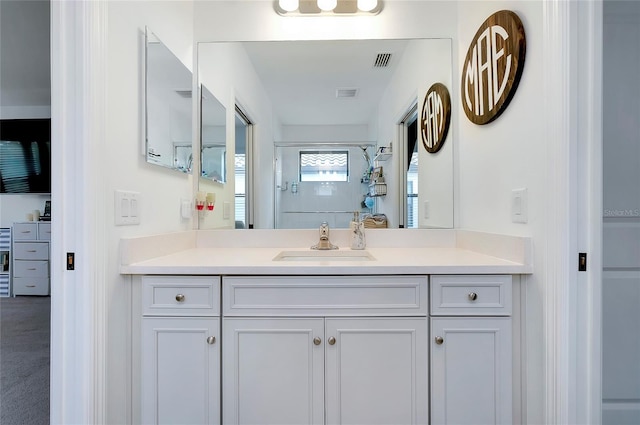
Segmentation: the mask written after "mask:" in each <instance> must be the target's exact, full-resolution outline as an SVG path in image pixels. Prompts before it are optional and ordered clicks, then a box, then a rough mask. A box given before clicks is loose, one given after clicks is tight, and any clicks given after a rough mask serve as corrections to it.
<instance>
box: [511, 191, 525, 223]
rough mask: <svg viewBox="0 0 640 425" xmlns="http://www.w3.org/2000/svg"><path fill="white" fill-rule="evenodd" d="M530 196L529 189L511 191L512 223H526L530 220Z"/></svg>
mask: <svg viewBox="0 0 640 425" xmlns="http://www.w3.org/2000/svg"><path fill="white" fill-rule="evenodd" d="M527 198H528V196H527V188H526V187H525V188H522V189H514V190H512V191H511V221H512V222H514V223H526V222H527V220H528V209H529V205H528V203H529V202H528V199H527Z"/></svg>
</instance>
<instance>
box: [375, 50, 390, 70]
mask: <svg viewBox="0 0 640 425" xmlns="http://www.w3.org/2000/svg"><path fill="white" fill-rule="evenodd" d="M389 62H391V53H378V55H377V56H376V60H375V61H374V63H373V67H374V68H386V67H388V66H389Z"/></svg>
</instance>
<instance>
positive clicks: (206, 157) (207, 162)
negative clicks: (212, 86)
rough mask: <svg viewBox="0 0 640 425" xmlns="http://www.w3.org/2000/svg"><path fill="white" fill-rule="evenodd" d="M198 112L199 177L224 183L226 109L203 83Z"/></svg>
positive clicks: (225, 165)
mask: <svg viewBox="0 0 640 425" xmlns="http://www.w3.org/2000/svg"><path fill="white" fill-rule="evenodd" d="M200 113H201V116H200V122H201V133H200V143H201V149H200V150H201V153H200V163H201V166H200V170H201V179H203V180H210V181H214V182H218V183H224V182H226V181H227V164H226V154H227V145H226V140H227V132H226V119H227V116H226V110H225V107H224V106H222V104H221V103H220V102H219V101H218V99H216V97H215V96H214V95H213V93H211V91H210V90H209V89H208V88H207V87H206V86H204V85H203V86H202V96H201V99H200Z"/></svg>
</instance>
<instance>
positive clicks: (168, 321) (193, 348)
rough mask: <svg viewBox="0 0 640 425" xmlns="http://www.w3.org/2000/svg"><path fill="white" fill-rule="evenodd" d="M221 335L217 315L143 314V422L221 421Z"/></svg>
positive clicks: (184, 422)
mask: <svg viewBox="0 0 640 425" xmlns="http://www.w3.org/2000/svg"><path fill="white" fill-rule="evenodd" d="M219 335H220V319H218V318H206V319H204V318H185V317H171V318H166V317H149V318H144V319H143V320H142V423H143V424H219V423H220V343H219V341H220V338H219ZM211 337H213V338H215V339H211Z"/></svg>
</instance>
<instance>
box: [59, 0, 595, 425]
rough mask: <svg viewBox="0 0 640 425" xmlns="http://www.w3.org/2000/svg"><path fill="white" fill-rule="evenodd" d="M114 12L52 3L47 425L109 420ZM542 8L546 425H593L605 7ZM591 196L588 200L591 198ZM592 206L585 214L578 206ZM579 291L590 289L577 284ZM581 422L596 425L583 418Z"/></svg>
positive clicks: (554, 4)
mask: <svg viewBox="0 0 640 425" xmlns="http://www.w3.org/2000/svg"><path fill="white" fill-rule="evenodd" d="M107 3H108V2H107V1H106V0H95V1H90V2H86V1H85V2H52V3H51V45H52V51H55V52H56V54H55V55H52V57H51V61H52V69H51V71H52V105H51V106H52V107H51V112H52V138H53V139H54V140H56V143H57V144H58V145H57V147H56V148H54V149H53V152H52V159H53V161H55V162H54V163H55V164H58V166H57V167H53V169H52V200H53V205H52V215H53V217H54V221H53V222H52V231H53V239H52V243H51V259H52V262H51V282H52V298H51V310H52V317H51V329H52V332H51V336H52V341H51V370H52V372H51V388H52V389H53V391H51V423H96V424H100V423H104V422H105V410H106V397H105V387H106V373H105V368H104V365H105V353H106V349H105V348H106V331H105V328H106V326H107V323H106V317H107V315H106V311H105V310H106V309H105V305H104V303H105V300H106V297H105V296H103V295H104V294H102V291H104V288H105V286H106V285H105V270H104V268H105V265H106V264H107V261H106V255H107V253H106V248H105V247H104V245H105V244H104V241H105V239H106V238H105V235H104V232H105V230H104V223H105V221H106V217H105V216H104V214H105V213H104V211H105V210H106V209H105V208H104V205H102V204H103V203H104V202H105V199H104V197H103V196H99V195H98V194H102V193H103V189H104V177H103V174H101V173H99V172H98V173H96V172H95V170H101V169H102V165H101V164H100V158H102V157H103V156H102V153H103V150H105V149H106V144H105V132H104V131H101V130H102V127H103V126H104V125H105V118H104V117H105V115H106V87H105V85H106V83H105V80H106V78H105V72H106V71H105V70H106V63H107V47H106V46H107V40H108V26H107V17H108V13H107V12H108V5H107ZM542 3H543V4H542V22H543V30H544V31H543V40H542V42H543V49H542V51H543V53H542V59H543V61H544V62H545V64H546V66H545V69H546V71H545V74H544V79H545V83H544V94H545V95H546V98H547V99H549V100H548V104H545V111H544V112H543V113H542V117H543V118H544V120H545V121H544V122H545V123H546V125H547V128H546V131H545V133H546V136H547V140H555V141H564V140H566V141H568V143H567V144H566V145H565V144H564V143H551V144H549V145H550V146H549V148H548V150H549V152H548V154H549V155H548V157H549V158H550V161H549V164H548V165H547V167H546V170H545V171H546V176H547V177H545V178H546V179H547V182H548V185H547V187H549V188H550V189H551V190H550V191H549V193H548V195H547V199H546V200H545V202H546V204H545V205H548V208H547V209H548V212H547V214H545V216H544V217H543V219H544V220H545V221H546V224H548V226H547V229H549V230H548V231H547V233H546V234H547V236H546V238H545V239H546V240H540V241H536V243H540V244H542V245H544V246H545V248H546V249H545V252H544V254H543V255H544V258H543V263H544V269H542V270H541V272H540V273H541V278H543V279H544V280H545V281H546V289H545V293H544V294H543V297H544V306H543V308H544V309H545V310H544V313H543V314H544V317H545V324H544V337H543V338H544V340H543V341H542V342H544V343H545V346H546V348H545V365H546V366H545V384H546V388H547V391H546V398H545V402H546V408H545V409H546V412H545V419H546V422H547V423H578V422H581V423H597V422H599V418H601V381H600V367H601V366H600V356H601V355H600V342H599V338H600V333H601V317H600V316H601V310H600V302H601V292H600V290H601V283H600V281H599V276H600V278H601V272H599V271H598V264H599V263H598V262H599V261H600V258H601V252H602V248H601V231H602V230H601V227H600V226H599V225H597V224H596V223H597V222H599V221H601V212H602V211H601V200H599V199H598V197H601V196H602V195H601V194H602V165H601V159H602V153H601V149H602V141H601V138H599V136H598V135H597V134H598V133H585V134H584V135H586V139H584V140H580V143H578V139H579V135H578V134H576V133H578V131H577V129H578V118H585V117H588V118H591V119H592V120H593V121H591V124H589V125H590V126H591V130H594V131H598V130H600V129H601V114H600V113H599V109H598V106H597V105H593V107H591V108H587V109H589V110H588V111H583V112H584V114H585V115H584V116H582V115H579V114H578V113H577V111H578V106H579V105H580V103H581V102H578V96H577V93H576V92H577V88H578V87H577V85H578V81H576V78H575V76H576V75H578V74H576V71H577V69H578V64H579V63H581V62H579V61H578V58H577V57H576V56H577V49H576V46H577V44H578V40H579V39H582V40H583V41H585V42H586V44H585V46H586V47H587V51H586V52H587V58H588V59H587V62H588V63H590V64H593V65H594V66H595V67H596V68H594V69H595V71H594V72H592V73H585V74H579V76H580V77H581V78H580V87H584V88H585V90H586V91H585V92H584V93H582V94H581V96H579V98H580V99H587V100H589V101H597V100H598V99H601V95H600V93H601V83H600V82H599V81H598V78H599V76H600V71H599V70H601V66H602V58H601V51H602V42H601V37H600V34H601V32H602V31H601V25H602V19H601V18H602V0H593V1H590V2H567V1H565V0H548V1H544V2H542ZM579 16H581V17H582V19H580V20H579V19H578V17H579ZM598 18H600V19H598ZM589 29H590V30H595V31H596V32H595V33H594V32H589V31H588V30H589ZM598 29H599V31H600V32H597V31H598ZM599 37H600V38H599ZM585 80H586V81H585ZM600 104H601V102H600ZM600 107H601V106H600ZM580 122H582V121H580ZM586 122H587V123H588V122H589V121H586ZM580 135H583V134H582V133H580ZM585 143H586V144H585ZM581 144H582V145H581ZM583 148H584V150H583ZM587 152H588V155H587ZM580 153H582V156H579V154H580ZM92 167H93V168H92ZM587 177H588V178H587ZM585 178H586V180H585ZM585 185H586V187H588V190H586V189H585ZM578 189H582V190H583V191H584V192H581V191H580V190H578ZM576 193H582V196H581V197H580V198H579V197H578V196H577V195H576ZM585 194H592V196H588V199H586V200H585V199H584V195H585ZM585 202H586V205H588V207H586V208H581V206H582V205H583V204H585ZM80 212H82V214H80ZM597 217H600V218H599V219H597ZM583 232H584V233H583ZM579 235H585V236H579ZM583 247H584V248H583ZM579 249H580V250H582V249H585V252H588V253H589V254H590V263H591V264H590V265H589V271H588V272H586V274H584V275H579V274H578V272H577V267H576V265H577V252H578V250H579ZM66 252H75V253H76V260H77V267H76V270H75V271H67V270H66V267H64V264H66V261H65V258H66V257H65V253H66ZM599 273H600V275H599ZM583 281H585V282H583ZM583 283H586V285H587V289H586V290H583V288H582V287H579V286H578V285H582V284H583ZM582 296H586V298H587V299H586V300H582ZM583 301H584V304H583V305H580V304H579V303H580V302H583ZM578 307H581V308H578ZM582 307H584V308H582ZM576 323H581V324H582V325H584V331H583V332H580V333H578V336H577V337H575V338H574V335H575V334H573V333H572V331H574V330H576V329H575V324H576ZM590 338H592V339H590ZM582 347H587V351H586V352H585V353H584V354H585V359H579V360H578V361H577V362H575V361H574V358H573V357H571V356H572V355H581V354H582V353H581V351H580V349H582ZM580 376H584V377H585V379H586V382H580V383H579V382H578V381H577V379H576V377H580ZM583 388H584V389H583ZM578 412H580V413H578ZM583 415H586V418H587V419H588V420H584V421H582V420H579V419H580V418H582V417H583Z"/></svg>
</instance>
